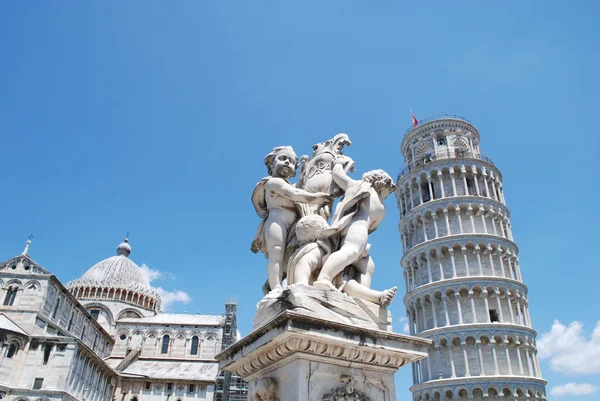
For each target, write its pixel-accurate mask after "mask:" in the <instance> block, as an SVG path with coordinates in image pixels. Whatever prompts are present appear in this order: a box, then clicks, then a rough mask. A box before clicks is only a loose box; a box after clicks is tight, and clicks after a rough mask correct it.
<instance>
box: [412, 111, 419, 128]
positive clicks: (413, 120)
mask: <svg viewBox="0 0 600 401" xmlns="http://www.w3.org/2000/svg"><path fill="white" fill-rule="evenodd" d="M410 117H411V118H412V123H413V127H416V126H417V125H418V124H419V120H417V117H415V115H414V114H413V112H412V109H410Z"/></svg>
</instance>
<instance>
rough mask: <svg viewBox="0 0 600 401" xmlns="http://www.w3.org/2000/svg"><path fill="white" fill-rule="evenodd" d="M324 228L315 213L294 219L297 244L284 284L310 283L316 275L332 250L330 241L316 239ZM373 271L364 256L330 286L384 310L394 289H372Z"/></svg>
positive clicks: (369, 259) (393, 294) (326, 225)
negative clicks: (286, 281) (286, 282)
mask: <svg viewBox="0 0 600 401" xmlns="http://www.w3.org/2000/svg"><path fill="white" fill-rule="evenodd" d="M328 228H329V225H328V224H327V221H325V219H324V218H322V217H321V216H319V215H316V214H311V215H308V216H305V217H303V218H301V219H300V220H298V222H297V223H296V238H297V240H298V241H299V243H300V245H299V247H298V249H297V250H296V252H294V254H292V256H291V257H290V259H289V261H288V269H287V280H288V285H291V284H304V285H312V284H313V281H314V276H315V274H319V269H321V267H322V266H323V260H327V257H328V256H329V255H330V254H331V251H332V248H333V244H332V241H331V240H329V239H322V238H320V236H321V234H322V232H323V231H325V230H326V229H328ZM367 248H369V247H367ZM367 250H368V249H367ZM374 271H375V264H374V263H373V259H371V257H370V256H369V255H368V254H367V255H365V256H364V257H362V258H359V259H358V260H357V261H355V262H354V264H353V265H352V266H348V267H346V268H345V269H344V271H343V272H342V273H341V274H338V275H337V276H335V277H334V278H333V282H334V283H333V285H334V286H335V288H336V289H339V290H341V291H342V292H344V293H346V294H348V295H350V296H353V297H357V298H361V299H364V300H367V301H370V302H374V303H376V304H379V305H381V306H383V307H384V308H385V307H387V306H388V305H389V304H390V303H391V302H392V300H393V299H394V296H395V295H396V290H397V289H396V287H392V288H390V289H388V290H384V291H376V290H372V289H371V288H370V287H371V279H372V276H373V273H374Z"/></svg>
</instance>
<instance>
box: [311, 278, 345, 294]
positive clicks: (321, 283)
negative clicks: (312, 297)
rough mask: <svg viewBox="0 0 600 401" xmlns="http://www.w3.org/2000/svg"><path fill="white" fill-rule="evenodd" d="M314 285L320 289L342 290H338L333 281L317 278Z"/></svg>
mask: <svg viewBox="0 0 600 401" xmlns="http://www.w3.org/2000/svg"><path fill="white" fill-rule="evenodd" d="M313 287H315V288H318V289H320V290H328V291H335V292H340V290H338V289H337V288H335V286H334V285H333V284H331V281H327V280H317V281H315V282H314V283H313Z"/></svg>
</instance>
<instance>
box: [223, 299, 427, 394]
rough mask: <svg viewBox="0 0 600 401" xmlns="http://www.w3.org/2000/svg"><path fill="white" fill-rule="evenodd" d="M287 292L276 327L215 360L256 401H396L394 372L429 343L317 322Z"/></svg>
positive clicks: (269, 325) (423, 354) (266, 327)
mask: <svg viewBox="0 0 600 401" xmlns="http://www.w3.org/2000/svg"><path fill="white" fill-rule="evenodd" d="M286 291H288V294H286V293H285V292H284V295H283V296H282V297H280V299H279V303H278V304H277V305H274V304H273V305H271V307H270V309H271V308H272V310H275V311H277V315H276V316H275V317H274V318H273V319H271V320H270V321H268V322H266V323H264V324H263V325H262V326H261V327H258V328H256V329H255V330H254V331H253V332H252V333H250V334H249V335H248V336H246V337H244V338H243V339H241V340H240V341H239V342H237V343H236V344H234V345H233V346H231V347H230V348H228V349H227V350H225V351H223V352H221V353H220V354H219V355H217V359H218V360H219V367H220V368H221V369H223V370H225V371H231V372H234V373H235V374H236V375H239V376H241V377H242V378H243V379H244V380H245V381H247V382H248V383H249V394H250V397H253V398H251V399H252V400H253V401H267V400H268V401H274V400H276V399H279V400H280V401H324V400H328V401H334V400H344V401H346V400H365V401H366V400H373V401H375V400H377V401H380V400H381V401H395V400H396V394H395V388H394V378H393V375H394V372H396V370H398V368H400V367H402V366H404V365H406V364H408V363H410V362H414V361H417V360H419V359H422V358H424V357H426V356H427V351H426V350H427V347H428V346H429V345H430V343H431V342H430V341H429V340H425V339H421V338H417V337H412V336H406V335H401V334H395V333H391V332H389V331H384V330H381V329H378V328H371V327H367V328H365V327H362V326H361V325H360V324H348V323H341V322H339V321H334V320H329V319H323V318H320V317H317V316H315V314H314V313H312V312H311V311H309V310H308V309H306V308H303V307H297V305H296V304H297V303H295V302H289V300H290V294H289V290H286ZM319 291H320V290H319ZM313 295H314V294H313ZM330 295H331V294H324V296H325V298H328V299H331V297H330ZM292 298H293V297H292ZM297 298H298V297H297ZM300 298H301V296H300ZM313 298H314V297H313ZM286 299H287V300H288V301H285V300H286ZM347 301H348V302H351V301H352V298H349V297H348V300H347ZM300 304H304V305H306V302H300ZM259 313H260V305H259Z"/></svg>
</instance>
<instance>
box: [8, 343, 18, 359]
mask: <svg viewBox="0 0 600 401" xmlns="http://www.w3.org/2000/svg"><path fill="white" fill-rule="evenodd" d="M16 353H17V346H16V345H15V344H11V345H10V347H8V351H6V357H7V358H12V357H13V356H15V354H16Z"/></svg>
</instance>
